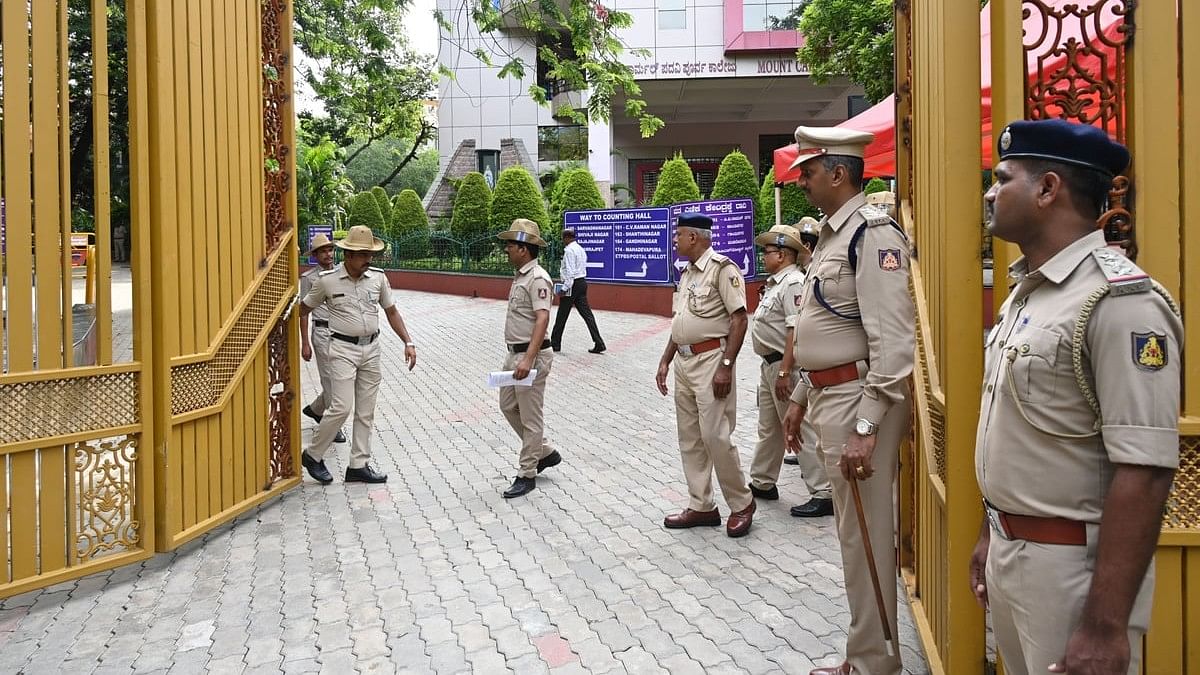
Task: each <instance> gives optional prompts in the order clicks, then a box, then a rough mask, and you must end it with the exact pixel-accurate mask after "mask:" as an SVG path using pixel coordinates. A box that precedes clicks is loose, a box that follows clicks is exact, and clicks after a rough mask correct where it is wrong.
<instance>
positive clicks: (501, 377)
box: [487, 368, 538, 389]
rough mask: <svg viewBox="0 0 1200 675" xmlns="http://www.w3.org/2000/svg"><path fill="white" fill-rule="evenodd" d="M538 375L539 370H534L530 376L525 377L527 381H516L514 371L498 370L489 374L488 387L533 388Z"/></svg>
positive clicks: (530, 372)
mask: <svg viewBox="0 0 1200 675" xmlns="http://www.w3.org/2000/svg"><path fill="white" fill-rule="evenodd" d="M537 373H538V371H537V368H534V369H533V370H530V371H529V374H528V375H526V376H525V379H523V380H515V379H513V371H511V370H497V371H495V372H491V373H488V375H487V386H488V387H490V388H492V389H499V388H500V387H513V386H516V387H532V386H533V381H534V380H535V379H537Z"/></svg>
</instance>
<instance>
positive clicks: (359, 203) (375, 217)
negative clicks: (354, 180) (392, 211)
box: [346, 192, 383, 236]
mask: <svg viewBox="0 0 1200 675" xmlns="http://www.w3.org/2000/svg"><path fill="white" fill-rule="evenodd" d="M356 225H366V226H367V227H369V228H371V231H372V232H374V233H375V235H376V236H379V235H380V234H383V214H382V213H380V212H379V202H377V201H376V200H375V195H373V194H371V193H370V192H360V193H358V194H356V195H354V198H353V199H351V200H350V215H348V216H346V229H349V228H351V227H354V226H356Z"/></svg>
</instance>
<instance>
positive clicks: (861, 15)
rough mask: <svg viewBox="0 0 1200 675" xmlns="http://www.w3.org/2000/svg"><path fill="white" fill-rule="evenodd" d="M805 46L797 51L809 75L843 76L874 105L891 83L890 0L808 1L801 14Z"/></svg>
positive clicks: (820, 78) (820, 81) (822, 81)
mask: <svg viewBox="0 0 1200 675" xmlns="http://www.w3.org/2000/svg"><path fill="white" fill-rule="evenodd" d="M800 32H801V33H803V34H804V46H803V47H801V48H800V51H799V52H798V53H797V59H798V60H799V61H800V63H803V64H805V65H806V66H808V68H809V71H810V72H811V73H812V79H813V81H814V82H816V83H817V84H825V83H826V82H828V81H829V80H830V78H833V77H838V76H845V77H847V78H849V79H850V81H851V82H854V83H855V84H858V85H860V86H862V88H863V89H865V90H866V93H867V98H868V99H870V100H871V101H872V102H873V103H877V102H879V101H881V100H883V99H884V98H886V97H887V96H888V94H891V93H892V90H893V88H894V86H895V85H894V82H895V74H894V73H895V70H894V68H895V65H894V42H895V15H894V13H893V8H892V0H811V1H810V2H809V3H808V4H807V6H806V7H805V8H804V10H803V14H802V15H801V17H800Z"/></svg>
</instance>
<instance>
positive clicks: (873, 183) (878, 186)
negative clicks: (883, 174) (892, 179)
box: [863, 178, 891, 194]
mask: <svg viewBox="0 0 1200 675" xmlns="http://www.w3.org/2000/svg"><path fill="white" fill-rule="evenodd" d="M890 190H891V188H890V187H888V184H887V181H885V180H883V179H882V178H872V179H871V180H869V181H867V185H866V187H864V188H863V192H864V193H866V194H871V193H872V192H888V191H890Z"/></svg>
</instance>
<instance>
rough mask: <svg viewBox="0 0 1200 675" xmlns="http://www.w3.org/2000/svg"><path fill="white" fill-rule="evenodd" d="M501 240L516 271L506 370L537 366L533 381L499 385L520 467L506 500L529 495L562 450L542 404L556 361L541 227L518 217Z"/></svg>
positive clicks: (520, 373)
mask: <svg viewBox="0 0 1200 675" xmlns="http://www.w3.org/2000/svg"><path fill="white" fill-rule="evenodd" d="M497 236H499V237H500V239H502V240H503V241H504V252H505V253H506V254H507V255H508V262H509V263H510V264H511V265H512V266H513V268H514V269H515V270H516V277H515V278H514V279H513V283H512V288H510V289H509V291H508V314H507V315H506V316H505V317H504V342H505V345H506V350H507V354H506V355H505V357H504V370H511V371H513V377H514V378H515V379H517V380H523V379H525V378H526V377H528V376H529V373H530V371H532V370H535V369H536V370H537V376H536V377H534V380H533V384H532V385H530V386H519V387H517V386H514V387H501V388H500V412H502V413H504V418H505V419H506V420H508V423H509V425H511V426H512V428H513V431H516V432H517V435H518V436H519V437H520V438H521V458H520V466H519V468H518V470H517V477H516V478H515V479H514V480H513V484H512V486H511V487H509V488H508V489H507V490H505V491H504V497H505V499H511V498H513V497H520V496H521V495H524V494H528V493H529V492H530V491H531V490H533V489H534V488H535V487H537V475H538V474H539V473H541V472H542V471H544V470H546V469H548V468H550V467H552V466H555V465H557V464H559V463H560V462H562V455H560V454H558V451H556V450H554V449H553V448H551V447H550V443H549V442H547V440H546V436H545V427H544V425H543V417H542V405H543V403H544V401H545V399H546V378H547V377H548V376H549V375H550V366H551V365H552V364H553V362H554V353H553V352H552V351H550V340H548V339H547V338H546V328H547V327H548V326H549V325H550V304H551V303H552V302H553V301H554V281H553V280H551V278H550V274H549V273H548V272H546V270H544V269H542V266H541V265H539V264H538V260H537V258H538V254H539V253H540V252H541V249H542V248H543V247H544V246H545V245H546V241H545V240H544V239H542V232H541V228H539V227H538V224H537V223H535V222H533V221H532V220H526V219H524V218H518V219H516V220H514V221H513V222H512V226H510V227H509V229H508V230H505V231H504V232H501V233H500V234H499V235H497Z"/></svg>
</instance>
